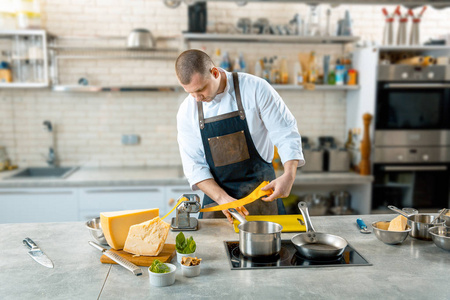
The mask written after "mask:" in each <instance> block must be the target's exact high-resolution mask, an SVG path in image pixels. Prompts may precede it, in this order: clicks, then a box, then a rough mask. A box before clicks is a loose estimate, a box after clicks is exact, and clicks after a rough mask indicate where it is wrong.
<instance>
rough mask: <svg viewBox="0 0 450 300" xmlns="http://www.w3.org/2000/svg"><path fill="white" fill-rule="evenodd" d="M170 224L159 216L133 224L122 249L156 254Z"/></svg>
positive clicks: (138, 253)
mask: <svg viewBox="0 0 450 300" xmlns="http://www.w3.org/2000/svg"><path fill="white" fill-rule="evenodd" d="M169 229H170V225H169V224H168V223H166V222H164V221H163V220H161V219H160V218H159V217H156V218H154V219H153V220H150V221H147V222H143V223H141V224H137V225H133V226H131V227H130V231H129V232H128V237H127V240H126V241H125V246H124V247H123V250H124V251H126V252H129V253H133V254H137V255H146V256H157V255H158V254H159V253H160V252H161V251H162V249H163V247H164V244H165V243H166V239H167V235H168V234H169Z"/></svg>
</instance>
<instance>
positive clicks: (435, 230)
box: [428, 226, 450, 251]
mask: <svg viewBox="0 0 450 300" xmlns="http://www.w3.org/2000/svg"><path fill="white" fill-rule="evenodd" d="M428 233H430V234H431V238H432V239H433V242H434V243H435V244H436V246H438V247H439V248H441V249H444V250H447V251H450V228H449V227H445V226H435V227H431V228H430V229H429V230H428Z"/></svg>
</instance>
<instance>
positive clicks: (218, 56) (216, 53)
mask: <svg viewBox="0 0 450 300" xmlns="http://www.w3.org/2000/svg"><path fill="white" fill-rule="evenodd" d="M212 60H213V63H214V65H215V66H216V67H220V63H221V62H222V56H221V52H220V48H216V50H214V55H213V58H212Z"/></svg>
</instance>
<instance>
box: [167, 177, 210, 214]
mask: <svg viewBox="0 0 450 300" xmlns="http://www.w3.org/2000/svg"><path fill="white" fill-rule="evenodd" d="M183 194H197V195H198V196H199V197H200V203H203V196H204V193H203V192H202V191H201V190H197V191H192V190H191V188H190V187H189V185H178V186H167V187H166V197H165V211H166V213H167V212H169V211H170V210H171V209H172V208H173V207H174V206H175V204H177V201H178V199H179V198H180V197H181V195H183ZM175 216H176V210H174V211H173V212H171V213H170V215H169V216H168V217H167V220H166V221H167V222H169V221H170V219H171V218H175ZM196 216H197V215H196Z"/></svg>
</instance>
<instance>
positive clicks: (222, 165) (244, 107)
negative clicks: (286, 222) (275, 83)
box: [175, 50, 305, 222]
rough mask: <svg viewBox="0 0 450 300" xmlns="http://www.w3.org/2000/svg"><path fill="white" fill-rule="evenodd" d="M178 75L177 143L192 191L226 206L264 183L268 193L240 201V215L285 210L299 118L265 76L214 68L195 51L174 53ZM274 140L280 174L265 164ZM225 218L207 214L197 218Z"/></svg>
mask: <svg viewBox="0 0 450 300" xmlns="http://www.w3.org/2000/svg"><path fill="white" fill-rule="evenodd" d="M175 70H176V74H177V78H178V81H179V82H180V84H181V86H182V87H183V88H184V89H185V91H186V92H187V93H189V96H187V97H186V99H185V100H184V101H183V102H182V104H181V105H180V108H179V111H178V114H177V129H178V144H179V148H180V155H181V160H182V163H183V171H184V174H185V176H186V177H187V179H188V181H189V183H190V185H191V188H192V189H193V190H197V189H201V190H202V191H203V192H204V193H205V197H204V199H203V204H202V206H203V207H204V208H205V207H211V206H216V205H221V204H226V203H229V202H232V201H235V200H237V199H240V198H243V197H245V196H247V195H248V194H250V193H251V192H252V191H253V190H254V189H255V188H256V187H258V186H259V185H260V184H261V182H263V181H270V183H269V184H268V185H267V186H266V187H264V188H263V190H267V189H272V190H273V194H272V195H270V196H267V197H265V198H262V199H259V200H257V201H255V202H253V203H250V204H248V205H245V207H238V208H237V210H238V212H239V213H240V214H241V215H243V216H246V215H248V214H251V215H277V214H285V213H286V211H285V208H284V205H283V202H282V200H281V199H280V198H283V197H287V196H288V195H289V193H290V191H291V188H292V185H293V183H294V180H295V176H296V172H297V168H298V167H299V166H302V165H304V163H305V161H304V158H303V153H302V149H301V138H300V134H299V132H298V129H297V122H296V120H295V118H294V116H293V115H292V114H291V112H290V111H289V109H288V108H287V107H286V105H285V104H284V102H283V100H282V99H281V97H280V96H279V95H278V93H277V92H276V91H275V90H274V89H273V88H272V87H271V86H270V84H268V83H267V82H266V81H264V80H263V79H261V78H259V77H256V76H253V75H250V74H245V73H239V74H238V73H230V72H226V71H224V70H223V69H220V68H217V67H216V66H215V65H214V63H213V62H212V60H211V58H210V57H209V56H208V55H207V54H206V53H204V52H203V51H200V50H187V51H185V52H183V53H181V54H180V56H179V57H178V59H177V61H176V64H175ZM274 145H275V146H277V148H278V153H279V155H280V158H281V161H282V163H283V166H284V173H283V174H282V175H280V176H279V177H278V178H276V176H275V171H274V169H273V166H272V164H271V160H272V158H273V155H274ZM224 216H226V217H227V218H228V220H229V221H230V222H232V218H231V215H230V214H229V213H228V211H226V210H223V211H219V212H205V213H201V214H200V216H199V218H218V217H224Z"/></svg>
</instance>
